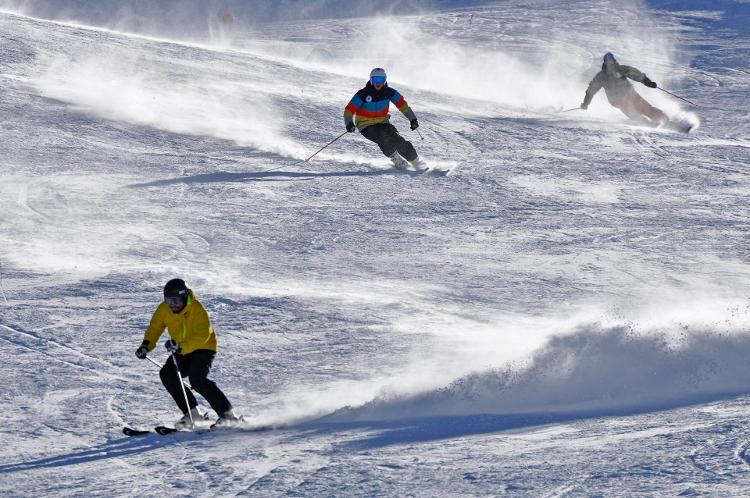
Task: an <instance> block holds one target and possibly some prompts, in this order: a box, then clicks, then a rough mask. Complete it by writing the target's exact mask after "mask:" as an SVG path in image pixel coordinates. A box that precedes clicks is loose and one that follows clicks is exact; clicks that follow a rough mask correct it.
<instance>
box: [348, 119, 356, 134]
mask: <svg viewBox="0 0 750 498" xmlns="http://www.w3.org/2000/svg"><path fill="white" fill-rule="evenodd" d="M356 129H357V125H355V124H354V123H352V122H351V121H349V122H348V123H346V131H348V132H349V133H354V130H356Z"/></svg>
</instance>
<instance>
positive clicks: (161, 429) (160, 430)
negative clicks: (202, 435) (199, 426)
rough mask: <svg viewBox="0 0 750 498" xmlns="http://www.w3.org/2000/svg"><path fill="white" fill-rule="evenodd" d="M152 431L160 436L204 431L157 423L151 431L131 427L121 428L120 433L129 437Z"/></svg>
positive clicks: (143, 434) (151, 432)
mask: <svg viewBox="0 0 750 498" xmlns="http://www.w3.org/2000/svg"><path fill="white" fill-rule="evenodd" d="M154 432H156V433H157V434H159V435H160V436H166V435H167V434H172V433H174V432H204V431H192V430H189V429H175V428H174V427H166V426H164V425H157V426H156V427H154V430H153V431H144V430H139V429H133V428H131V427H123V428H122V433H123V434H125V435H126V436H130V437H136V436H145V435H147V434H153V433H154Z"/></svg>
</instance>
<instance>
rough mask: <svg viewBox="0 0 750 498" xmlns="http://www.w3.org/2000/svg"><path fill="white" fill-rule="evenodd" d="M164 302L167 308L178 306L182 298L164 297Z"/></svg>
mask: <svg viewBox="0 0 750 498" xmlns="http://www.w3.org/2000/svg"><path fill="white" fill-rule="evenodd" d="M164 302H165V303H167V304H168V305H169V306H180V305H181V304H182V303H183V301H182V296H164Z"/></svg>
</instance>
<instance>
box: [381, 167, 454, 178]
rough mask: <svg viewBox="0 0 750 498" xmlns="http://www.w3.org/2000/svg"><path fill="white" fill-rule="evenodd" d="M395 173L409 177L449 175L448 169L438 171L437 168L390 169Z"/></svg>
mask: <svg viewBox="0 0 750 498" xmlns="http://www.w3.org/2000/svg"><path fill="white" fill-rule="evenodd" d="M392 169H394V170H395V171H398V172H399V173H404V174H407V175H409V176H419V175H428V176H446V175H447V174H448V173H450V170H449V169H439V168H430V167H427V168H420V169H399V168H396V167H394V168H392Z"/></svg>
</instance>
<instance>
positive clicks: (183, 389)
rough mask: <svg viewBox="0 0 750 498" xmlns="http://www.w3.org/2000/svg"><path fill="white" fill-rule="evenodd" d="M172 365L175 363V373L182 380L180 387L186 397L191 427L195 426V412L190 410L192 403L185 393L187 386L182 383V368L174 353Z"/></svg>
mask: <svg viewBox="0 0 750 498" xmlns="http://www.w3.org/2000/svg"><path fill="white" fill-rule="evenodd" d="M171 356H172V363H174V369H175V372H177V378H178V379H179V380H180V387H181V388H182V395H183V396H185V406H186V407H187V412H188V415H189V416H190V427H193V426H194V425H195V421H193V412H192V410H190V403H189V402H188V397H187V391H185V384H183V383H182V375H181V374H180V367H179V366H178V365H177V358H175V357H174V353H171Z"/></svg>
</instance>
